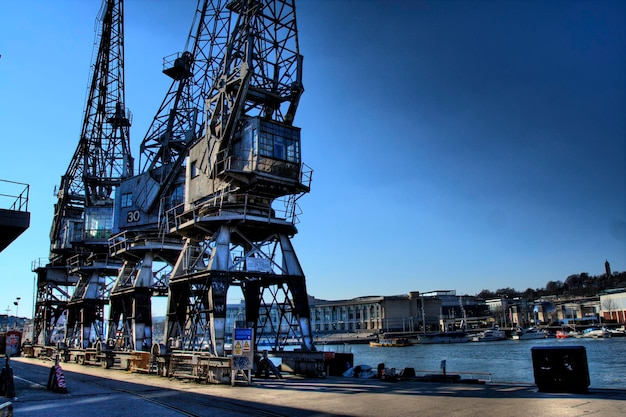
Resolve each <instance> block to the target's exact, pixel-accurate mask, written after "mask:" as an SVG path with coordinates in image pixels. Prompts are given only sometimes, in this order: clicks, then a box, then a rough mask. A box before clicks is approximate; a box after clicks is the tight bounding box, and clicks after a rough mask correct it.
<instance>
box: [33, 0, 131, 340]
mask: <svg viewBox="0 0 626 417" xmlns="http://www.w3.org/2000/svg"><path fill="white" fill-rule="evenodd" d="M123 10H124V6H123V0H104V1H103V3H102V7H101V9H100V12H99V15H98V20H97V22H98V25H97V32H96V40H95V45H94V57H93V61H92V73H91V77H90V82H89V92H88V96H87V102H86V105H85V112H84V118H83V124H82V129H81V133H80V138H79V141H78V146H77V148H76V150H75V152H74V155H73V157H72V159H71V161H70V164H69V167H68V169H67V171H66V173H65V175H63V176H62V177H61V183H60V186H59V188H58V190H57V193H56V196H57V202H56V204H55V206H54V217H53V221H52V228H51V232H50V241H51V245H50V257H49V262H48V263H46V264H45V265H44V264H36V265H34V270H35V271H36V272H37V278H38V279H37V299H36V307H35V317H34V323H35V324H34V335H33V341H34V342H35V343H36V344H41V345H44V346H45V345H51V344H53V340H51V335H52V331H53V329H54V327H55V326H56V325H57V323H58V321H59V319H60V318H61V317H62V316H64V315H65V316H66V332H67V333H66V335H65V342H66V343H67V344H68V345H70V346H72V347H77V348H86V347H88V346H89V345H90V344H92V343H93V342H95V341H96V340H97V339H99V338H101V337H103V334H104V306H105V305H106V304H107V302H108V291H109V290H110V286H111V283H112V278H113V277H114V276H116V275H117V271H118V270H119V268H120V266H121V263H120V262H119V261H116V260H114V259H112V258H110V257H109V250H108V239H109V238H110V236H111V234H112V231H113V209H114V191H115V187H117V186H118V185H119V184H120V182H121V180H122V178H125V177H129V176H132V174H133V159H132V156H131V150H130V136H129V128H130V124H131V122H130V120H131V116H130V113H129V112H128V111H127V110H126V106H125V96H124V43H123V36H124V33H123V31H124V17H123V16H124V13H123ZM72 288H73V291H72Z"/></svg>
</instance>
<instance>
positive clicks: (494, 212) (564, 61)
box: [0, 0, 626, 316]
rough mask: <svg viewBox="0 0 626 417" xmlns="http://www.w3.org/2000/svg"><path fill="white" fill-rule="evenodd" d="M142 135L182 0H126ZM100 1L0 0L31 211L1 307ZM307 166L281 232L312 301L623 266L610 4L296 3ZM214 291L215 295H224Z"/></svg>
mask: <svg viewBox="0 0 626 417" xmlns="http://www.w3.org/2000/svg"><path fill="white" fill-rule="evenodd" d="M125 3H126V4H125V22H126V28H125V45H126V51H125V58H126V61H125V64H126V105H127V107H128V108H129V109H130V110H131V111H132V112H133V115H134V117H133V126H132V130H131V142H132V143H133V150H134V156H135V157H138V155H139V153H138V145H139V143H140V142H141V139H142V138H143V136H144V134H145V132H146V130H147V129H148V126H149V124H150V122H151V120H152V118H153V117H154V115H155V113H156V111H157V109H158V106H159V104H160V102H161V100H162V99H163V97H164V95H165V93H166V91H167V88H168V87H169V80H168V78H167V77H166V76H164V75H163V74H161V62H162V58H163V57H164V56H167V55H170V54H172V53H174V52H178V51H181V50H182V49H183V47H184V44H185V41H186V38H187V34H188V32H189V27H190V25H191V20H192V17H193V12H194V7H195V0H176V1H165V0H154V1H148V0H136V1H133V0H127V1H126V2H125ZM99 8H100V1H99V0H94V1H85V0H59V1H55V2H49V1H43V0H32V1H29V2H3V3H2V5H1V6H0V54H1V55H2V57H1V58H0V140H1V141H2V145H3V146H2V148H3V150H2V155H3V158H2V164H1V165H0V178H1V179H7V180H13V181H19V182H24V183H28V184H30V185H31V201H30V211H31V216H32V218H31V227H30V228H29V229H28V230H27V231H26V232H25V233H24V234H23V235H22V236H21V237H20V238H19V239H18V240H17V241H16V242H15V243H13V245H11V246H10V247H9V248H7V249H5V250H4V251H3V252H2V253H0V266H1V267H2V270H3V274H2V277H0V285H1V288H2V290H1V291H0V311H2V313H3V314H5V313H6V312H5V309H6V307H5V306H10V308H11V309H12V313H14V306H13V301H14V300H15V298H16V297H21V298H22V301H21V304H20V310H19V313H20V315H28V316H30V314H31V312H32V297H33V282H34V281H33V279H34V273H32V272H31V270H30V266H31V262H32V261H33V260H35V259H37V258H46V257H47V256H48V250H49V237H48V234H49V230H50V225H51V222H52V214H53V204H54V201H55V198H54V196H53V189H54V186H55V185H58V184H59V182H60V177H61V175H62V174H64V173H65V170H66V169H67V166H68V164H69V162H70V158H71V156H72V154H73V152H74V150H75V148H76V144H77V142H78V136H79V133H80V127H81V122H82V117H83V114H82V112H83V110H84V104H85V103H84V102H85V97H86V94H87V81H88V77H89V73H90V69H89V65H90V63H91V55H92V45H93V40H94V26H95V17H96V15H97V12H98V10H99ZM297 11H298V26H299V35H300V48H301V53H302V54H303V55H304V57H305V58H304V82H305V89H306V91H305V93H304V95H303V97H302V100H301V102H300V106H299V109H298V113H297V116H296V122H295V124H296V125H297V126H299V127H301V128H302V140H303V143H302V149H303V159H304V161H305V162H306V163H307V164H308V165H310V166H311V167H312V168H313V169H314V174H313V184H312V190H311V193H310V194H309V195H307V196H305V197H303V198H302V199H301V200H300V201H301V206H302V210H303V214H302V215H301V216H300V221H301V222H300V224H299V225H298V228H299V233H298V235H296V237H295V238H294V240H293V242H294V245H295V248H296V250H297V254H298V256H299V258H300V261H301V263H302V267H303V269H304V271H305V274H306V275H307V286H308V291H309V293H310V294H311V295H314V296H316V297H318V298H323V299H341V298H352V297H357V296H363V295H371V294H383V295H392V294H404V293H407V292H409V291H431V290H435V289H456V290H457V292H458V293H463V294H464V293H467V294H476V293H478V292H479V291H481V290H482V289H491V290H495V289H497V288H503V287H513V288H516V289H518V290H524V289H526V288H528V287H531V288H537V287H543V286H545V284H546V282H547V281H549V280H553V281H556V280H565V279H566V278H567V276H569V275H571V274H576V273H580V272H588V273H590V274H592V275H600V274H602V273H603V272H604V266H603V264H604V261H605V259H608V260H609V262H610V263H611V266H612V268H613V270H617V271H624V270H626V121H625V116H624V115H625V114H626V82H625V77H626V75H625V74H626V57H625V51H626V45H625V38H626V36H625V32H626V29H625V28H626V3H625V2H623V1H551V2H540V1H406V0H397V1H374V0H303V1H299V2H298V3H297ZM229 298H231V297H230V296H229Z"/></svg>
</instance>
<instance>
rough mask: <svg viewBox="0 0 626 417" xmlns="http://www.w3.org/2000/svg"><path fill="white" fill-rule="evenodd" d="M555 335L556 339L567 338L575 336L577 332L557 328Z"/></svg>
mask: <svg viewBox="0 0 626 417" xmlns="http://www.w3.org/2000/svg"><path fill="white" fill-rule="evenodd" d="M555 336H556V338H557V339H567V338H568V337H577V336H578V333H576V332H575V331H573V330H570V331H569V332H566V331H565V330H557V331H556V335H555Z"/></svg>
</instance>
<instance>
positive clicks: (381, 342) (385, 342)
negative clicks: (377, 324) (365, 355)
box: [370, 337, 412, 347]
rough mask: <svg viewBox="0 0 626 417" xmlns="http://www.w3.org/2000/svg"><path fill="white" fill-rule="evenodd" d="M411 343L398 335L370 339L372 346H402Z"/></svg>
mask: <svg viewBox="0 0 626 417" xmlns="http://www.w3.org/2000/svg"><path fill="white" fill-rule="evenodd" d="M411 345H412V343H411V342H409V339H407V338H406V337H399V338H395V339H378V340H371V341H370V346H372V347H403V346H411Z"/></svg>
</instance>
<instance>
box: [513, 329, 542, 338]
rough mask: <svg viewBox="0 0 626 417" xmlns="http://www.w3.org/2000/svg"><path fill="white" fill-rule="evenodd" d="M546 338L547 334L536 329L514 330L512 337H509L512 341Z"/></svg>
mask: <svg viewBox="0 0 626 417" xmlns="http://www.w3.org/2000/svg"><path fill="white" fill-rule="evenodd" d="M546 337H548V334H547V333H546V332H545V331H543V330H541V329H538V328H536V327H529V328H526V329H522V328H520V327H518V328H517V330H515V333H513V336H512V337H511V338H512V339H513V340H532V339H545V338H546Z"/></svg>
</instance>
